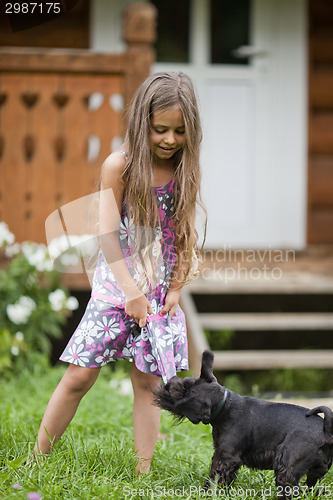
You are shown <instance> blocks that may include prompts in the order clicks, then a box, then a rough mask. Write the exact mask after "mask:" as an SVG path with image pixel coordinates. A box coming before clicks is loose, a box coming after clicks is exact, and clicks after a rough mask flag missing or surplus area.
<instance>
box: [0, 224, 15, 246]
mask: <svg viewBox="0 0 333 500" xmlns="http://www.w3.org/2000/svg"><path fill="white" fill-rule="evenodd" d="M14 241H15V236H14V235H13V233H11V232H10V231H9V229H8V225H7V224H6V223H5V222H0V247H2V246H7V245H12V244H13V243H14Z"/></svg>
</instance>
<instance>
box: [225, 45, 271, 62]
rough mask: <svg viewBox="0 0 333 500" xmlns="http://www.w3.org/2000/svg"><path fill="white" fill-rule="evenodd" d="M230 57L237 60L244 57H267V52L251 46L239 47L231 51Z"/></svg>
mask: <svg viewBox="0 0 333 500" xmlns="http://www.w3.org/2000/svg"><path fill="white" fill-rule="evenodd" d="M232 55H233V56H234V57H237V58H238V59H245V58H246V57H263V56H267V51H266V50H263V49H260V48H259V47H254V46H253V45H241V46H240V47H238V48H237V49H234V50H233V51H232Z"/></svg>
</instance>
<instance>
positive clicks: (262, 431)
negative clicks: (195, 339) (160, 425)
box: [154, 351, 333, 498]
mask: <svg viewBox="0 0 333 500" xmlns="http://www.w3.org/2000/svg"><path fill="white" fill-rule="evenodd" d="M154 395H155V404H156V405H157V406H159V407H160V408H163V409H165V410H168V411H170V412H171V413H172V414H173V415H174V416H175V418H176V419H177V420H179V421H181V420H183V419H184V418H188V419H189V420H190V421H191V422H192V423H193V424H198V423H199V422H203V423H204V424H211V425H212V427H213V440H214V448H215V453H214V455H213V459H212V466H211V471H210V474H209V477H210V479H211V480H215V478H218V482H219V484H221V485H222V484H230V483H231V482H232V481H233V480H234V479H235V477H236V475H237V471H238V469H239V468H240V467H241V465H246V466H248V467H250V468H253V469H272V470H274V473H275V482H276V485H277V486H279V487H280V489H281V490H282V491H283V492H285V493H284V495H285V498H288V495H287V493H286V491H287V490H288V489H289V490H290V486H296V485H297V484H298V482H299V480H300V478H301V477H302V476H303V475H305V474H306V475H307V485H308V486H309V487H312V486H314V485H315V484H316V482H317V481H318V480H320V479H321V478H323V476H324V475H325V474H326V473H327V471H328V470H329V468H330V467H331V464H332V456H333V436H332V424H333V413H332V411H331V410H330V409H329V408H328V407H326V406H319V407H317V408H314V409H313V410H309V409H307V408H303V407H301V406H296V405H292V404H286V403H271V402H268V401H260V400H258V399H254V398H250V397H242V396H239V395H238V394H236V393H234V392H231V391H229V390H228V389H226V388H225V387H223V386H221V385H220V384H218V382H217V380H216V378H215V377H214V375H213V354H212V352H210V351H205V352H204V353H203V355H202V366H201V375H200V378H198V379H196V378H194V377H187V378H184V379H181V378H179V377H173V378H172V379H171V380H169V382H168V383H167V384H166V385H165V386H164V387H160V388H159V389H157V390H156V391H155V393H154ZM318 413H323V414H324V419H323V418H321V417H320V416H319V415H317V414H318ZM206 486H209V482H208V483H207V485H206ZM286 486H288V487H289V488H286Z"/></svg>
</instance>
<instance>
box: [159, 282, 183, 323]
mask: <svg viewBox="0 0 333 500" xmlns="http://www.w3.org/2000/svg"><path fill="white" fill-rule="evenodd" d="M180 291H181V289H180V288H179V289H174V290H170V289H169V290H168V291H167V293H166V296H165V304H164V307H163V309H162V311H161V314H166V313H169V316H170V318H172V317H173V316H174V315H175V314H176V311H177V307H178V304H179V299H180Z"/></svg>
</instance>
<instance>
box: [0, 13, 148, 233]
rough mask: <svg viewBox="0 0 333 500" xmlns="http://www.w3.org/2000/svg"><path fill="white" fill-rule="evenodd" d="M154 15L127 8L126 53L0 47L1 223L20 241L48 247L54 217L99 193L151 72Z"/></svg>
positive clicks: (125, 24) (125, 25)
mask: <svg viewBox="0 0 333 500" xmlns="http://www.w3.org/2000/svg"><path fill="white" fill-rule="evenodd" d="M155 17H156V13H155V8H154V6H153V5H152V4H150V3H146V4H143V3H139V4H132V5H130V6H129V7H128V8H127V9H126V10H125V12H124V25H123V38H124V40H125V42H126V44H127V50H126V51H125V52H124V53H121V54H103V53H94V52H92V51H89V50H65V49H61V50H60V49H59V50H58V49H44V50H42V49H28V48H27V49H22V48H6V47H4V48H1V49H0V72H1V74H0V220H3V221H5V222H6V223H7V224H8V226H9V229H10V230H11V231H12V232H13V233H14V234H15V236H16V240H17V241H23V240H32V241H36V242H46V239H45V228H44V224H45V220H46V218H47V217H48V215H49V214H50V213H52V212H53V211H54V210H56V209H57V208H59V207H60V206H62V205H64V204H66V203H68V202H70V201H72V200H75V199H77V198H80V197H82V196H85V195H87V194H89V193H91V192H92V191H93V190H94V188H95V186H96V183H97V181H98V177H99V172H100V167H101V164H102V162H103V160H104V159H105V158H106V157H107V156H108V154H109V153H110V151H111V149H112V148H115V147H116V146H117V145H120V144H121V141H122V137H123V119H124V109H125V107H126V105H127V104H128V102H129V101H130V99H131V97H132V95H133V93H134V92H135V90H136V88H137V87H138V85H139V84H140V83H141V81H142V80H143V79H144V78H146V76H148V75H149V73H150V68H151V64H152V63H153V60H154V50H153V45H152V44H153V43H154V40H155Z"/></svg>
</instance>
